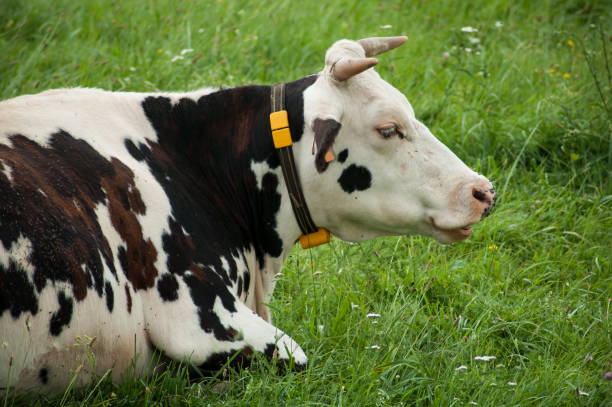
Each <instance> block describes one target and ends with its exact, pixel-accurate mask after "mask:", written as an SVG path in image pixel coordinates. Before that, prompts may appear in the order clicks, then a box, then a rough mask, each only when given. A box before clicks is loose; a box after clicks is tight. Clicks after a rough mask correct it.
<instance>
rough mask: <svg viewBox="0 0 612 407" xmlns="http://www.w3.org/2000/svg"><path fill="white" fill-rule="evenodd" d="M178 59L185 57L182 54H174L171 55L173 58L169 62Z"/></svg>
mask: <svg viewBox="0 0 612 407" xmlns="http://www.w3.org/2000/svg"><path fill="white" fill-rule="evenodd" d="M179 59H185V57H184V56H182V55H175V56H174V57H173V58H172V59H171V60H170V62H176V61H178V60H179Z"/></svg>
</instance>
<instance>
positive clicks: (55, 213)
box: [0, 130, 116, 301]
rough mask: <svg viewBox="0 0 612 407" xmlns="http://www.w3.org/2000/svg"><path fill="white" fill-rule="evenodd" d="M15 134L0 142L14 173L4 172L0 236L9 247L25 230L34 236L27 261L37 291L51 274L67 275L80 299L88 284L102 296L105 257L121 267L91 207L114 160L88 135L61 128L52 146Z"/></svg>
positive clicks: (109, 264)
mask: <svg viewBox="0 0 612 407" xmlns="http://www.w3.org/2000/svg"><path fill="white" fill-rule="evenodd" d="M10 140H11V144H12V145H11V146H9V145H5V144H0V160H2V162H3V163H4V165H5V166H8V167H9V168H10V173H11V178H12V179H11V180H9V179H8V178H6V177H3V176H0V197H1V198H0V204H1V206H0V209H1V211H0V224H2V230H1V231H0V239H1V241H2V243H3V244H4V246H5V247H11V245H12V243H14V242H15V241H16V240H17V239H18V238H19V237H20V236H23V237H24V238H27V239H28V240H29V241H30V242H31V243H32V247H31V251H32V253H31V256H30V258H28V259H26V261H27V262H29V263H30V264H32V266H33V267H34V273H33V275H32V276H30V278H31V279H32V281H33V282H34V284H35V287H36V289H37V291H39V292H40V291H41V290H42V289H43V288H44V286H45V285H46V283H47V280H50V281H52V282H56V281H65V282H70V283H71V285H72V291H73V296H74V298H75V299H76V300H77V301H81V300H83V299H84V298H85V296H86V295H87V289H88V287H93V288H95V290H96V291H97V292H98V294H99V295H100V296H102V295H103V293H104V265H103V262H104V263H106V266H107V267H108V268H109V269H110V270H111V272H112V273H113V274H115V273H116V271H115V268H114V265H113V261H112V252H111V249H110V247H109V244H108V242H107V240H106V238H105V237H104V235H103V233H102V230H101V228H100V225H99V224H98V219H97V215H96V213H95V211H94V208H95V207H96V206H97V205H98V204H100V203H103V202H104V199H105V193H104V191H103V190H102V188H101V184H100V179H101V177H104V176H110V175H111V174H112V172H113V168H112V166H111V165H110V163H109V162H108V161H107V160H106V159H105V158H104V157H102V156H101V155H100V154H99V153H98V152H97V151H95V150H94V149H93V148H92V147H91V146H90V145H89V144H87V143H86V142H85V141H83V140H79V139H75V138H73V137H72V136H71V135H70V134H68V133H66V132H64V131H61V130H60V131H58V132H57V133H54V134H53V135H52V136H51V137H50V138H49V141H48V146H41V145H39V144H38V143H36V142H35V141H33V140H30V139H28V138H27V137H24V136H23V135H18V134H17V135H13V136H11V137H10ZM100 254H102V256H100ZM101 257H102V258H101ZM14 295H19V293H14Z"/></svg>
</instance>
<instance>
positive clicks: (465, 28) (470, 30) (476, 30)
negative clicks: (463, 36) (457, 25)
mask: <svg viewBox="0 0 612 407" xmlns="http://www.w3.org/2000/svg"><path fill="white" fill-rule="evenodd" d="M461 31H463V32H464V33H475V32H478V28H473V27H469V26H468V27H462V28H461Z"/></svg>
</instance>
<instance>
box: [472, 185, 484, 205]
mask: <svg viewBox="0 0 612 407" xmlns="http://www.w3.org/2000/svg"><path fill="white" fill-rule="evenodd" d="M472 196H473V197H474V198H476V199H477V200H479V201H480V202H485V201H486V200H487V193H486V192H485V191H483V190H481V189H476V188H474V190H473V191H472Z"/></svg>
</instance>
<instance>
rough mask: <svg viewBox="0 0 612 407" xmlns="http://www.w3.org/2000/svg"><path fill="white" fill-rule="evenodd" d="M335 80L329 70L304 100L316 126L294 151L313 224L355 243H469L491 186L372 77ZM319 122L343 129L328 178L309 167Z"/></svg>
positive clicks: (369, 72)
mask: <svg viewBox="0 0 612 407" xmlns="http://www.w3.org/2000/svg"><path fill="white" fill-rule="evenodd" d="M354 44H355V43H354ZM343 45H346V44H343ZM348 45H349V46H350V44H348ZM335 46H336V45H335ZM333 48H334V47H332V49H330V51H328V59H329V54H330V52H331V51H332V50H333ZM341 51H343V50H341ZM329 72H330V70H329V67H326V70H325V71H324V72H323V73H321V74H320V76H319V78H318V79H317V81H316V82H315V84H314V85H313V86H311V87H310V88H309V89H308V90H307V91H306V92H305V94H304V114H305V123H307V124H308V123H310V124H311V126H308V125H307V126H306V127H307V128H306V129H305V132H304V136H303V140H302V141H305V142H303V143H299V145H296V146H295V147H294V148H296V149H298V150H299V152H298V154H299V155H300V157H308V158H309V159H308V158H307V159H306V160H304V161H305V162H307V163H308V164H309V165H305V166H302V167H301V169H300V178H301V179H302V184H303V186H304V189H305V190H306V196H307V197H308V201H309V206H311V208H310V210H311V212H312V215H313V218H314V220H315V222H316V223H317V224H319V225H321V226H326V227H327V228H328V229H329V230H330V231H331V232H332V233H333V234H335V235H337V236H338V237H340V238H342V239H344V240H350V241H362V240H367V239H371V238H373V237H376V236H381V235H402V234H421V235H425V236H431V237H434V238H435V239H437V240H438V241H440V242H443V243H449V242H452V241H456V240H460V239H465V238H467V237H468V236H469V235H470V233H471V228H470V225H472V224H474V223H476V222H478V221H479V220H481V219H482V218H483V217H484V216H486V215H487V214H488V213H489V211H490V210H491V207H492V206H493V204H494V201H495V193H494V190H493V186H492V185H491V183H490V182H489V181H488V180H487V179H486V178H485V177H483V176H481V175H479V174H476V173H475V172H474V171H472V170H471V169H470V168H468V167H467V166H466V165H465V164H464V163H463V162H462V161H461V160H460V159H459V158H457V156H455V155H454V154H453V153H452V152H451V151H450V150H449V149H448V148H447V147H446V146H445V145H444V144H442V143H441V142H440V141H439V140H438V139H436V138H435V137H434V136H433V135H432V134H431V132H430V131H429V129H428V128H427V127H426V126H425V125H423V124H422V123H421V122H419V121H418V120H417V119H416V118H415V116H414V111H413V109H412V107H411V106H410V103H408V100H407V99H406V98H405V96H404V95H403V94H401V93H400V92H399V91H398V90H397V89H395V88H393V87H392V86H391V85H389V84H388V83H387V82H385V81H384V80H382V79H381V78H380V76H379V75H378V74H377V73H376V72H374V71H373V69H368V70H366V71H364V72H362V73H359V74H357V75H355V76H353V77H351V78H349V79H348V80H344V81H341V82H340V81H336V80H335V79H333V77H332V76H331V75H330V73H329ZM317 119H319V120H321V119H333V120H335V121H337V122H339V123H340V124H341V128H340V131H339V132H338V133H337V136H336V137H335V139H334V142H333V145H332V148H331V150H332V152H333V153H334V155H335V160H334V161H331V162H329V164H328V165H327V166H326V168H324V169H323V170H321V168H319V170H317V168H315V166H314V165H310V163H312V161H313V158H312V152H311V148H312V145H311V144H310V143H312V139H311V137H316V136H318V135H315V131H313V128H315V126H314V125H312V124H313V123H314V122H315V121H316V120H317Z"/></svg>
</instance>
